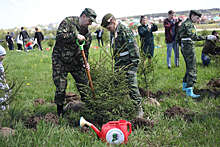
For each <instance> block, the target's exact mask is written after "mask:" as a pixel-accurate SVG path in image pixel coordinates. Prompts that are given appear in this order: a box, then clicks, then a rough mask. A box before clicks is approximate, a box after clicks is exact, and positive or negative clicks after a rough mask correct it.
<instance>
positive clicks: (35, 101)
mask: <svg viewBox="0 0 220 147" xmlns="http://www.w3.org/2000/svg"><path fill="white" fill-rule="evenodd" d="M43 104H45V100H44V99H42V98H38V99H35V100H34V106H38V105H43Z"/></svg>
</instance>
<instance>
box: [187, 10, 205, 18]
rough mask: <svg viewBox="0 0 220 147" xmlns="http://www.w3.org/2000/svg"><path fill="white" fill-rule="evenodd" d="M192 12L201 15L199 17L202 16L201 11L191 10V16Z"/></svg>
mask: <svg viewBox="0 0 220 147" xmlns="http://www.w3.org/2000/svg"><path fill="white" fill-rule="evenodd" d="M192 14H194V15H197V16H199V17H201V16H202V14H201V13H199V12H198V11H195V10H190V12H189V15H190V16H191V15H192Z"/></svg>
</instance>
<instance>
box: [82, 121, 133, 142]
mask: <svg viewBox="0 0 220 147" xmlns="http://www.w3.org/2000/svg"><path fill="white" fill-rule="evenodd" d="M84 125H87V126H89V127H91V128H92V129H93V130H94V131H95V133H96V134H97V135H98V137H99V138H100V139H101V140H102V141H105V142H107V143H109V144H122V143H125V144H126V143H127V142H128V136H129V135H130V134H131V123H130V122H128V121H126V120H119V121H110V122H108V123H107V124H104V125H103V126H102V130H101V131H99V130H98V129H97V128H96V127H95V126H94V125H93V124H91V123H90V122H88V121H86V120H85V119H84V118H83V117H81V118H80V126H81V127H83V126H84ZM128 127H129V128H128ZM128 129H129V131H128Z"/></svg>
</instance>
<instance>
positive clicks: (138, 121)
mask: <svg viewBox="0 0 220 147" xmlns="http://www.w3.org/2000/svg"><path fill="white" fill-rule="evenodd" d="M131 124H132V129H137V128H144V127H151V128H153V127H154V121H153V120H149V119H145V118H135V119H133V120H132V121H131Z"/></svg>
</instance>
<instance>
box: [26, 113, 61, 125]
mask: <svg viewBox="0 0 220 147" xmlns="http://www.w3.org/2000/svg"><path fill="white" fill-rule="evenodd" d="M41 120H44V121H45V122H47V123H53V124H59V118H58V116H57V115H55V114H53V113H47V114H46V115H44V116H31V117H29V118H27V119H26V120H25V122H24V124H25V126H26V127H27V128H30V129H37V124H38V123H39V122H40V121H41Z"/></svg>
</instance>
